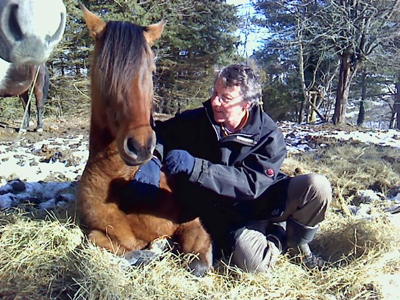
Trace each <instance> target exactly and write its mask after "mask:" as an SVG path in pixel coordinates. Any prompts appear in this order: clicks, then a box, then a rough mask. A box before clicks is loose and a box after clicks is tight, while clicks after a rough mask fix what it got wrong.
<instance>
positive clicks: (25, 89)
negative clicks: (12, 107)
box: [0, 60, 49, 132]
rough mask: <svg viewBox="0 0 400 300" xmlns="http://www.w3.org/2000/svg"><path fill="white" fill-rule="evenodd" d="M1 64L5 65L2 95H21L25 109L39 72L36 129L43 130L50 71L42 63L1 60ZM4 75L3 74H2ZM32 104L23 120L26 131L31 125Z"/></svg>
mask: <svg viewBox="0 0 400 300" xmlns="http://www.w3.org/2000/svg"><path fill="white" fill-rule="evenodd" d="M0 66H1V67H4V68H3V72H2V73H1V74H0V97H12V96H19V97H20V99H21V102H22V106H23V108H24V109H25V108H26V105H27V104H28V99H29V91H30V87H31V86H32V85H33V82H34V79H35V77H36V72H37V70H38V68H39V73H38V75H37V79H36V82H35V85H34V94H35V97H36V109H37V127H36V131H38V132H40V131H42V130H43V120H42V117H43V106H44V102H45V101H46V99H47V93H48V90H49V72H48V70H47V68H46V66H45V64H42V65H40V66H33V65H16V64H10V63H7V62H5V61H3V60H0ZM1 75H3V76H1ZM30 108H31V106H30V104H29V106H28V112H27V114H26V117H25V118H24V120H23V124H22V130H23V131H25V130H26V129H27V127H28V125H29V120H30V115H31V109H30Z"/></svg>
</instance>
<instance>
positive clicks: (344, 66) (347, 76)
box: [332, 53, 358, 125]
mask: <svg viewBox="0 0 400 300" xmlns="http://www.w3.org/2000/svg"><path fill="white" fill-rule="evenodd" d="M351 56H352V55H351V53H344V54H343V55H341V56H340V70H339V82H338V87H337V91H336V103H335V112H334V113H333V117H332V121H333V124H335V125H341V124H344V123H345V122H346V109H347V100H348V98H349V92H350V83H351V79H352V77H353V76H354V74H356V72H357V66H358V64H357V62H356V61H353V62H352V61H351ZM352 64H354V66H353V65H352Z"/></svg>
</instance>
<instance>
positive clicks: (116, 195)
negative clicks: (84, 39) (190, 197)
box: [77, 5, 212, 275]
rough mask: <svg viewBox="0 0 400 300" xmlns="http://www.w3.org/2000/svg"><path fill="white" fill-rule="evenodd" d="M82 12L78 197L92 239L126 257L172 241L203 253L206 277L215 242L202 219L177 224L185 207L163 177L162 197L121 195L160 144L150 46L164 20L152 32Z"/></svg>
mask: <svg viewBox="0 0 400 300" xmlns="http://www.w3.org/2000/svg"><path fill="white" fill-rule="evenodd" d="M82 10H83V12H84V15H85V20H86V24H87V27H88V29H89V32H90V34H91V36H92V37H93V38H94V39H95V47H94V54H93V61H92V66H91V98H92V109H91V123H90V139H89V151H90V154H89V159H88V162H87V164H86V167H85V170H84V172H83V174H82V178H81V180H80V182H79V186H78V192H77V199H78V211H79V215H80V218H81V220H82V223H83V225H84V226H85V227H86V229H87V233H88V237H89V239H90V240H91V241H92V242H93V243H95V244H96V245H98V246H100V247H104V248H106V249H108V250H110V251H113V252H114V253H116V254H119V255H122V254H124V253H125V254H127V256H128V255H129V254H131V253H132V252H134V251H137V250H141V249H145V248H146V247H147V246H149V245H150V244H151V242H152V241H154V240H155V239H157V238H160V237H163V236H168V237H171V238H173V240H174V241H176V242H177V244H178V245H179V249H180V251H182V252H184V253H194V254H198V256H197V257H198V258H197V259H195V260H193V261H192V262H191V263H190V264H189V268H190V269H191V270H192V271H193V273H194V274H196V275H203V274H204V273H205V272H206V271H207V270H209V268H210V267H211V261H212V249H211V242H210V237H209V235H208V233H207V232H206V231H205V230H204V228H203V226H202V224H201V223H200V221H199V219H198V218H196V219H192V220H190V221H188V222H185V223H182V222H181V221H180V218H181V211H180V206H179V204H178V203H177V202H176V201H175V200H174V198H173V194H172V192H171V191H172V189H171V186H170V185H169V184H168V183H167V179H166V177H165V176H164V174H162V175H161V182H160V190H159V193H158V199H157V200H155V201H154V202H152V203H144V201H143V200H141V199H134V198H133V197H131V196H126V195H125V196H124V194H123V193H122V192H121V191H122V190H123V187H124V186H126V185H127V184H128V183H129V181H130V180H131V179H132V178H133V175H134V173H135V172H136V170H137V169H138V166H139V165H140V164H142V163H144V162H146V161H148V160H149V159H150V158H151V157H152V152H153V150H154V147H155V142H156V140H155V133H154V132H153V130H152V128H151V107H152V101H153V81H152V71H153V70H154V69H155V64H154V56H153V53H152V50H151V49H150V46H151V45H152V43H153V42H154V41H155V40H157V39H158V38H159V37H160V36H161V33H162V31H163V28H164V22H160V23H158V24H153V25H150V26H147V27H141V26H138V25H134V24H131V23H128V22H117V21H111V22H108V23H105V22H103V21H102V20H101V19H100V18H99V17H97V16H95V15H94V14H92V13H91V12H90V11H89V10H87V9H86V8H85V7H84V6H83V5H82Z"/></svg>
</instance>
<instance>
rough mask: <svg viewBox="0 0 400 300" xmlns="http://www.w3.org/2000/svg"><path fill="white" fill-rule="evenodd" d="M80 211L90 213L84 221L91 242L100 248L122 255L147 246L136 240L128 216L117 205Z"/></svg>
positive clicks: (106, 205)
mask: <svg viewBox="0 0 400 300" xmlns="http://www.w3.org/2000/svg"><path fill="white" fill-rule="evenodd" d="M94 208H95V209H94ZM80 210H81V212H83V211H86V212H88V211H89V214H85V215H84V216H83V221H84V222H85V223H86V225H87V227H88V228H89V229H90V230H89V232H88V237H89V240H91V241H92V242H93V243H94V244H96V245H98V246H99V247H103V248H106V249H108V250H110V251H111V252H114V253H117V254H118V255H121V254H123V253H125V252H126V251H131V250H139V249H142V248H144V247H145V246H146V245H147V242H145V241H142V240H140V239H137V238H136V236H135V234H134V232H133V231H132V228H131V225H130V223H129V220H128V218H127V216H126V214H125V213H124V212H122V211H120V210H119V209H118V207H117V206H116V205H115V204H101V205H97V206H92V207H91V208H90V210H87V209H82V208H81V209H80Z"/></svg>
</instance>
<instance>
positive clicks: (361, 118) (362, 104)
mask: <svg viewBox="0 0 400 300" xmlns="http://www.w3.org/2000/svg"><path fill="white" fill-rule="evenodd" d="M366 79H367V72H365V69H364V70H363V72H362V77H361V101H360V110H359V112H358V118H357V126H362V124H363V123H364V119H365V98H366V97H367V80H366Z"/></svg>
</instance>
